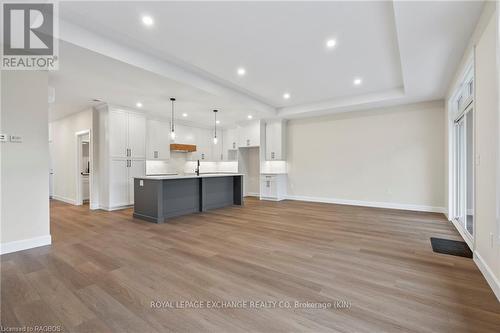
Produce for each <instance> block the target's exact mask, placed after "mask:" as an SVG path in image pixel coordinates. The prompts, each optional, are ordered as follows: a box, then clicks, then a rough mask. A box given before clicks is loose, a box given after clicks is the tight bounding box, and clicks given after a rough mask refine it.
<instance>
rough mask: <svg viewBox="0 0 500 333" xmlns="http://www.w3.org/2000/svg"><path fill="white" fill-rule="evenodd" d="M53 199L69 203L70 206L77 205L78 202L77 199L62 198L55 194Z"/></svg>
mask: <svg viewBox="0 0 500 333" xmlns="http://www.w3.org/2000/svg"><path fill="white" fill-rule="evenodd" d="M52 199H54V200H57V201H62V202H65V203H68V204H70V205H76V200H75V199H71V198H66V197H61V196H59V195H55V194H53V195H52Z"/></svg>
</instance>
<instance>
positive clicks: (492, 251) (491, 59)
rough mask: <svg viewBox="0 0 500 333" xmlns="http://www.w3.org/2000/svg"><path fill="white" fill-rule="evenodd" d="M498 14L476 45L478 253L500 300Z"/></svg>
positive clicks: (493, 17) (476, 251)
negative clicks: (489, 273) (497, 184)
mask: <svg viewBox="0 0 500 333" xmlns="http://www.w3.org/2000/svg"><path fill="white" fill-rule="evenodd" d="M496 29H497V23H496V16H494V15H493V16H492V18H491V19H490V22H489V23H488V25H487V27H486V29H485V31H484V33H483V35H482V36H481V38H480V39H479V41H478V43H477V45H476V55H475V58H476V76H475V78H476V99H475V106H476V109H475V111H476V112H475V116H476V156H477V157H478V158H479V160H480V163H478V164H476V216H475V217H476V235H475V255H476V257H478V259H479V260H481V261H482V264H484V266H485V268H486V269H488V270H489V271H490V272H491V273H493V275H494V277H495V278H496V292H497V297H498V298H499V300H500V284H499V281H500V241H499V234H498V225H497V223H498V222H497V219H496V218H497V216H496V213H497V212H496V209H497V207H496V205H497V198H496V182H495V181H494V180H495V179H496V178H497V177H498V175H497V164H496V163H497V147H498V141H497V138H498V137H497V133H498V107H499V105H498V99H497V98H498V85H497V75H498V72H496V71H494V70H493V69H494V68H495V67H496V39H497V37H498V36H497V34H496Z"/></svg>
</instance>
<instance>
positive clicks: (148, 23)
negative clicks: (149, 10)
mask: <svg viewBox="0 0 500 333" xmlns="http://www.w3.org/2000/svg"><path fill="white" fill-rule="evenodd" d="M142 23H144V25H145V26H148V27H150V26H152V25H153V24H154V23H155V21H154V20H153V18H152V17H151V16H147V15H145V16H143V17H142Z"/></svg>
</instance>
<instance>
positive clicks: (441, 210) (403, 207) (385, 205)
mask: <svg viewBox="0 0 500 333" xmlns="http://www.w3.org/2000/svg"><path fill="white" fill-rule="evenodd" d="M285 198H286V199H288V200H298V201H309V202H322V203H332V204H337V205H349V206H362V207H375V208H388V209H400V210H411V211H418V212H432V213H443V214H444V213H445V208H444V207H435V206H425V205H411V204H400V203H393V202H376V201H361V200H348V199H336V198H325V197H309V196H302V195H287V196H285Z"/></svg>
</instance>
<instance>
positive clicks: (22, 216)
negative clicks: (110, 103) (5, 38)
mask: <svg viewBox="0 0 500 333" xmlns="http://www.w3.org/2000/svg"><path fill="white" fill-rule="evenodd" d="M47 83H48V76H47V72H37V71H2V73H1V114H0V128H1V129H0V131H1V133H4V134H11V135H20V136H22V143H6V142H4V143H1V144H0V156H1V168H0V169H1V177H0V178H1V189H0V192H1V200H0V202H1V207H0V211H1V213H0V216H1V221H0V234H1V252H2V253H7V252H12V251H18V250H22V249H26V248H30V247H35V246H40V245H46V244H50V226H49V144H48V128H47V124H48V102H47Z"/></svg>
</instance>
